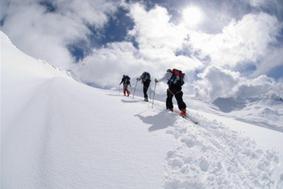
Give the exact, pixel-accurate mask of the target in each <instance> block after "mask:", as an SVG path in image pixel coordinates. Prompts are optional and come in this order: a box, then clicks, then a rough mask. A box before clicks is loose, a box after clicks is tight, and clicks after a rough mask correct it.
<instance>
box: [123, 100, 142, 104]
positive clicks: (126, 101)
mask: <svg viewBox="0 0 283 189" xmlns="http://www.w3.org/2000/svg"><path fill="white" fill-rule="evenodd" d="M121 101H122V102H124V103H136V102H141V101H142V100H134V99H132V100H130V99H129V100H124V99H122V100H121Z"/></svg>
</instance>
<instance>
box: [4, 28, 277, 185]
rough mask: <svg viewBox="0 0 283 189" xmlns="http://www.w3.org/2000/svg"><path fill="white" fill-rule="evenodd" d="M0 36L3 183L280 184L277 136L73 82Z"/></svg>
mask: <svg viewBox="0 0 283 189" xmlns="http://www.w3.org/2000/svg"><path fill="white" fill-rule="evenodd" d="M0 34H1V49H3V52H2V55H1V78H2V83H1V101H2V104H1V157H2V158H1V186H2V187H3V188H8V189H10V188H27V189H32V188H35V189H38V188H76V189H77V188H84V189H85V188H107V189H112V188H113V189H114V188H115V189H117V188H123V189H127V188H129V189H133V188H137V189H138V188H141V189H144V188H152V189H158V188H166V189H178V188H186V189H189V188H274V189H279V188H282V187H283V173H282V168H283V167H282V162H283V150H282V147H281V144H282V142H283V134H282V132H277V131H274V130H270V129H266V128H260V127H257V126H255V125H252V124H247V123H243V122H240V121H237V120H234V119H232V118H227V117H223V116H220V115H216V114H213V113H207V112H203V111H201V109H190V110H189V113H190V114H191V115H192V116H194V117H195V118H196V119H199V120H200V124H199V125H195V124H193V123H192V122H190V121H188V120H185V119H182V118H180V117H179V116H178V115H176V114H173V113H168V112H167V111H164V103H163V102H160V101H156V103H155V106H154V108H151V105H150V104H149V103H145V102H143V101H142V99H140V98H138V97H136V98H135V99H132V98H127V97H123V96H121V94H119V93H118V92H117V91H111V90H101V89H96V88H93V87H89V86H86V85H84V84H82V83H79V82H77V81H75V80H73V79H72V78H71V77H69V76H67V75H66V74H65V73H62V72H61V71H59V70H56V69H54V68H53V67H51V66H49V65H47V64H42V63H40V61H38V60H36V59H34V58H32V57H29V56H27V55H25V54H23V53H22V52H20V51H19V50H18V49H17V48H16V47H14V46H13V45H12V44H11V42H10V41H9V40H8V38H7V37H6V36H5V34H3V33H2V32H1V33H0ZM1 51H2V50H1ZM15 181H16V182H15Z"/></svg>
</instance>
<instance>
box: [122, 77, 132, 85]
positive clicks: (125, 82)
mask: <svg viewBox="0 0 283 189" xmlns="http://www.w3.org/2000/svg"><path fill="white" fill-rule="evenodd" d="M130 80H131V78H130V77H129V76H127V75H126V76H125V77H124V84H127V85H130Z"/></svg>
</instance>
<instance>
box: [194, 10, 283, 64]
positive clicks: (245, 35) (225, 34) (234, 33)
mask: <svg viewBox="0 0 283 189" xmlns="http://www.w3.org/2000/svg"><path fill="white" fill-rule="evenodd" d="M280 28H281V27H280V24H279V22H278V20H277V19H276V18H275V17H273V16H270V15H268V14H265V13H260V14H248V15H245V16H244V17H243V18H242V19H241V20H240V21H238V22H235V21H233V22H231V23H230V24H229V25H228V26H226V27H224V29H223V31H222V33H219V34H216V35H212V34H205V33H200V32H192V33H191V35H190V41H189V43H191V44H192V46H193V47H194V48H197V49H200V50H201V51H202V52H204V53H205V54H208V55H209V56H210V57H211V59H212V63H213V64H218V65H224V66H229V67H232V68H233V67H234V66H235V65H237V64H239V63H241V62H242V61H253V62H255V61H258V60H259V59H261V58H262V57H263V56H264V55H266V54H267V52H268V48H269V44H270V43H272V42H275V41H276V35H277V34H278V32H279V29H280Z"/></svg>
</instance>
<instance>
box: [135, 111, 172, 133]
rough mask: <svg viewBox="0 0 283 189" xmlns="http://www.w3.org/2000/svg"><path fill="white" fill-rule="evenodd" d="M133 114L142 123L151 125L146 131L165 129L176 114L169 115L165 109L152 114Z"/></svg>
mask: <svg viewBox="0 0 283 189" xmlns="http://www.w3.org/2000/svg"><path fill="white" fill-rule="evenodd" d="M135 116H136V117H138V118H140V119H141V120H142V121H143V122H144V123H146V124H150V125H151V127H149V128H148V131H156V130H160V129H165V128H167V127H169V126H172V125H173V124H174V123H175V121H176V116H174V115H170V114H169V113H168V112H167V111H166V110H164V111H161V112H159V113H158V114H156V115H153V116H152V115H150V116H143V115H141V114H137V115H135Z"/></svg>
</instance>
